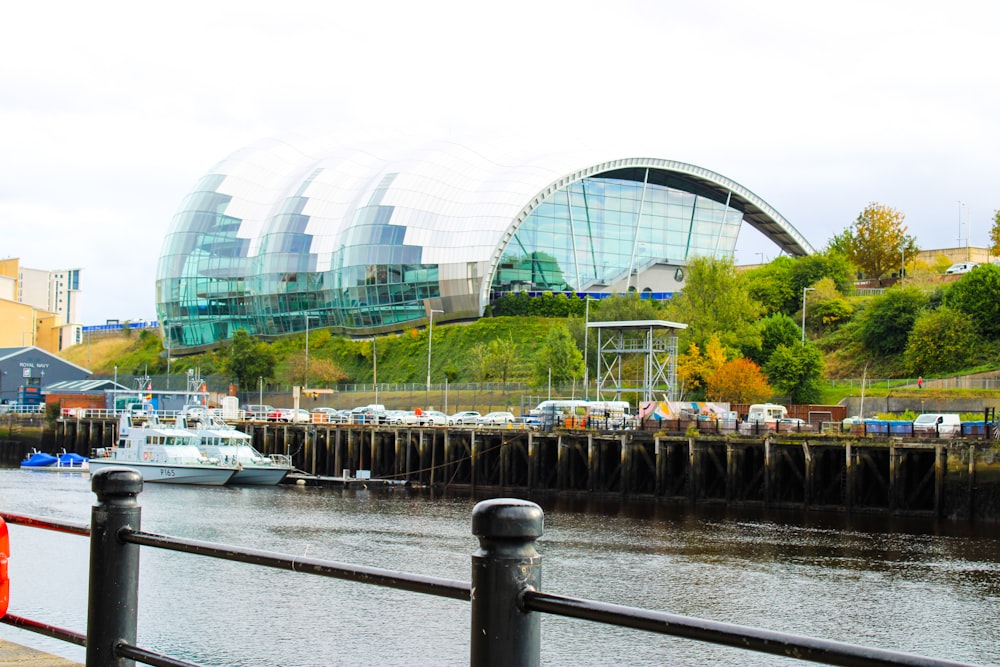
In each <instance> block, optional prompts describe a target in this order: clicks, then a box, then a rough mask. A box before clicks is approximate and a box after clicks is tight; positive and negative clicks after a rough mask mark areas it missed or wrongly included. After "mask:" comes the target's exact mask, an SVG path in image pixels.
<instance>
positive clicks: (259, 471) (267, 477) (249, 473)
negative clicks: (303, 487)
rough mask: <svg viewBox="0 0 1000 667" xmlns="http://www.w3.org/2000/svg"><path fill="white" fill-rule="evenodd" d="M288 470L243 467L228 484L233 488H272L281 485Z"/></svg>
mask: <svg viewBox="0 0 1000 667" xmlns="http://www.w3.org/2000/svg"><path fill="white" fill-rule="evenodd" d="M290 472H291V469H290V468H278V467H268V466H244V467H243V468H242V469H240V470H237V471H236V474H235V475H233V478H232V479H230V480H229V484H230V485H233V486H274V485H275V484H281V482H282V481H283V480H284V479H285V477H286V476H287V475H288V473H290Z"/></svg>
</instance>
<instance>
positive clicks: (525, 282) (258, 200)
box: [156, 141, 794, 351]
mask: <svg viewBox="0 0 1000 667" xmlns="http://www.w3.org/2000/svg"><path fill="white" fill-rule="evenodd" d="M387 156H388V157H387ZM706 174H707V176H706ZM698 183H711V185H712V187H693V186H697V184H698ZM734 191H735V192H738V193H746V191H745V190H743V189H741V188H740V187H739V186H738V185H737V184H734V183H731V182H729V181H726V180H725V179H723V178H722V177H719V176H718V175H715V174H712V173H711V172H706V171H704V170H701V169H700V168H696V167H692V166H691V165H684V164H682V163H675V162H668V161H664V160H654V159H639V158H629V159H626V160H610V161H601V160H595V159H594V157H593V156H587V155H578V154H576V153H575V152H574V151H560V152H557V153H555V154H553V155H547V156H543V157H542V156H539V155H537V154H531V153H529V154H528V155H527V156H525V155H523V154H522V155H512V154H511V153H510V151H509V147H506V146H505V147H503V148H494V149H493V150H489V149H484V148H482V147H477V148H476V150H473V149H470V148H467V147H464V146H460V145H456V144H452V143H446V142H442V143H437V144H432V145H429V146H427V145H420V146H416V147H409V146H395V145H393V146H390V147H386V146H382V147H379V148H372V147H368V148H367V149H366V150H354V149H343V148H335V149H331V150H323V151H320V155H319V156H318V157H317V156H315V155H312V154H310V153H309V152H307V151H306V150H304V149H300V148H297V147H294V146H292V145H290V144H288V143H284V142H278V141H267V142H261V143H260V144H256V145H254V146H251V147H248V148H247V149H244V150H241V151H238V152H237V153H235V154H233V155H232V156H230V157H229V158H227V159H226V160H224V161H223V162H221V163H219V164H218V165H216V167H215V168H213V169H212V170H211V172H210V173H209V174H207V175H206V176H205V177H203V178H202V179H201V180H200V181H199V183H198V184H197V185H196V187H195V188H194V190H193V191H192V192H191V193H190V194H189V195H188V196H187V197H186V198H185V199H184V201H183V202H182V203H181V205H180V207H179V208H178V211H177V213H176V214H175V215H174V219H173V223H172V225H171V228H170V230H169V232H168V234H167V236H166V238H165V240H164V244H163V249H162V252H161V255H160V261H159V267H158V272H157V287H156V289H157V310H158V316H159V319H160V323H161V326H162V327H163V329H164V333H165V337H166V345H167V346H168V347H169V349H171V350H173V351H180V350H184V349H197V348H205V347H207V346H211V345H213V344H215V343H216V342H218V341H221V340H226V339H228V338H231V337H232V335H233V333H234V332H235V331H237V330H238V329H246V330H247V331H248V332H250V333H251V334H256V335H263V336H277V335H282V334H287V333H292V332H300V331H304V330H305V329H307V328H313V329H315V328H331V329H334V330H335V331H338V332H340V333H344V334H347V335H356V336H363V335H372V334H375V333H384V332H389V331H398V330H401V329H404V328H406V327H408V326H414V325H419V324H423V323H424V322H426V319H427V316H428V313H429V311H430V309H434V310H439V311H443V314H441V315H439V316H437V317H436V318H435V320H436V321H447V320H449V319H451V320H458V319H471V318H476V317H479V316H481V315H482V313H483V310H484V309H485V307H486V306H487V305H488V303H489V300H490V299H491V298H493V296H495V295H497V294H500V293H503V292H507V291H512V290H532V291H534V290H568V291H609V292H611V291H615V292H621V291H626V290H640V291H647V292H649V291H653V292H672V291H676V290H677V289H679V288H680V286H681V285H682V283H683V272H682V270H681V269H682V267H684V266H685V265H686V263H687V261H688V260H689V259H690V258H691V257H694V256H698V255H711V256H716V257H725V256H731V255H732V253H733V250H734V248H735V245H736V240H737V236H738V234H739V230H740V226H741V224H743V223H744V221H745V218H744V213H743V212H742V210H741V208H740V206H739V205H738V202H737V201H736V200H732V201H731V199H732V198H733V194H732V193H733V192H734ZM739 201H746V196H745V194H744V195H743V198H742V199H740V200H739ZM778 224H781V225H787V223H784V221H783V220H779V221H778ZM788 228H789V229H791V228H790V227H788ZM792 231H794V230H792Z"/></svg>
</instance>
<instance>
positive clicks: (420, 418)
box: [417, 410, 448, 426]
mask: <svg viewBox="0 0 1000 667" xmlns="http://www.w3.org/2000/svg"><path fill="white" fill-rule="evenodd" d="M417 424H419V425H421V426H447V425H448V415H446V414H445V413H443V412H441V411H440V410H421V411H420V414H419V415H417Z"/></svg>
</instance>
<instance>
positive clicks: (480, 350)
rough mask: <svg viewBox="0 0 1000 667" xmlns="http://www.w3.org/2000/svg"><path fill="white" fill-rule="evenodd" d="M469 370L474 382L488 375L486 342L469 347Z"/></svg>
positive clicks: (488, 363) (485, 378)
mask: <svg viewBox="0 0 1000 667" xmlns="http://www.w3.org/2000/svg"><path fill="white" fill-rule="evenodd" d="M468 359H469V370H470V373H471V375H472V379H473V380H475V381H476V382H484V381H485V380H487V379H488V378H489V377H490V359H489V350H488V349H487V347H486V343H483V342H479V343H476V344H475V345H473V346H472V347H471V348H470V349H469V356H468Z"/></svg>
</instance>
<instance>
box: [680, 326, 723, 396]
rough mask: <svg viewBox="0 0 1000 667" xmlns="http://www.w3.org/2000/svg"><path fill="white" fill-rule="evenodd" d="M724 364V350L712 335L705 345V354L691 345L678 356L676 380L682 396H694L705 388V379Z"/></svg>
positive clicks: (694, 345)
mask: <svg viewBox="0 0 1000 667" xmlns="http://www.w3.org/2000/svg"><path fill="white" fill-rule="evenodd" d="M725 363H726V348H724V347H723V346H722V343H720V342H719V337H718V336H715V335H713V336H712V337H711V338H709V339H708V342H707V343H706V344H705V353H704V354H702V352H701V348H699V347H698V345H697V344H695V343H691V344H690V345H689V346H688V350H687V352H685V353H683V354H680V355H678V358H677V379H678V381H679V382H680V384H681V387H680V388H681V392H682V394H689V393H690V394H696V393H699V390H700V389H702V388H703V387H704V386H705V383H706V381H707V378H708V377H709V376H710V375H712V373H714V372H715V371H716V370H718V369H719V367H720V366H722V365H723V364H725Z"/></svg>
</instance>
